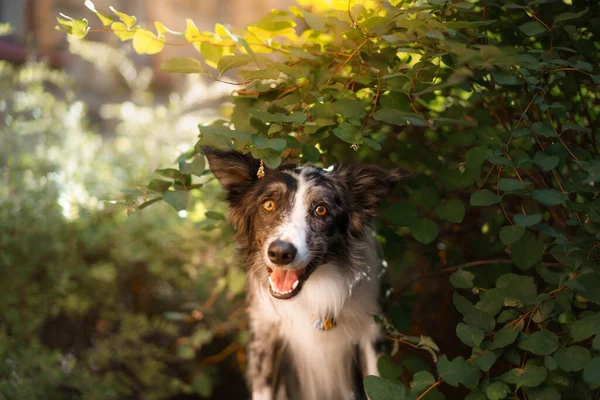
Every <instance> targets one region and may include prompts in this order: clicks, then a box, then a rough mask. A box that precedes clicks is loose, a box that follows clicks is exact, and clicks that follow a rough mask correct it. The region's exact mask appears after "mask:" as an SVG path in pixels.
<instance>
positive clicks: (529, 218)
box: [515, 214, 542, 227]
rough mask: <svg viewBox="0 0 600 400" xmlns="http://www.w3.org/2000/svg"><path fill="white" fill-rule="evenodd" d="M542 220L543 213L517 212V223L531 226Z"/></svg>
mask: <svg viewBox="0 0 600 400" xmlns="http://www.w3.org/2000/svg"><path fill="white" fill-rule="evenodd" d="M540 222H542V214H530V215H523V214H515V224H517V225H519V226H524V227H530V226H533V225H536V224H539V223H540Z"/></svg>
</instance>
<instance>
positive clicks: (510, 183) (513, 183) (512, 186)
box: [498, 178, 527, 192]
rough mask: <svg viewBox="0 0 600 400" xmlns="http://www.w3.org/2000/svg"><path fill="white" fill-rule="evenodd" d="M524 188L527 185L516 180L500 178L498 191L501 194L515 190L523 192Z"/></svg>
mask: <svg viewBox="0 0 600 400" xmlns="http://www.w3.org/2000/svg"><path fill="white" fill-rule="evenodd" d="M526 186H527V183H525V182H521V181H520V180H518V179H508V178H502V179H500V183H499V184H498V190H502V191H503V192H514V191H515V190H523V189H525V187H526Z"/></svg>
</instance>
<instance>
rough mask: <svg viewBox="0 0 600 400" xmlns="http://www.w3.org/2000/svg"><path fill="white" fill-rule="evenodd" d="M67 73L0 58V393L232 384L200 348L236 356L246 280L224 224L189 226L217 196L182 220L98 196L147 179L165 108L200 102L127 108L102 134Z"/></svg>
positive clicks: (205, 390)
mask: <svg viewBox="0 0 600 400" xmlns="http://www.w3.org/2000/svg"><path fill="white" fill-rule="evenodd" d="M73 83H74V82H72V80H71V79H70V78H69V76H68V74H66V73H64V72H60V71H54V70H51V69H49V68H48V67H47V66H46V65H44V64H41V63H31V64H25V65H23V66H20V67H14V66H12V65H10V64H9V63H7V62H0V86H1V89H0V120H1V121H2V124H3V129H2V131H1V132H0V137H1V139H0V140H1V143H2V146H0V182H1V184H0V226H1V227H2V230H1V231H0V293H1V295H0V360H1V361H0V398H2V399H75V398H77V399H79V398H86V399H125V398H148V399H153V398H170V397H172V396H175V395H181V394H190V393H201V394H203V395H205V396H208V395H210V393H211V390H212V387H213V386H214V385H217V384H219V382H220V381H222V380H223V378H227V379H229V380H232V379H238V381H239V382H240V385H238V386H239V387H242V388H243V383H242V380H241V377H240V375H239V372H238V371H237V369H233V368H232V369H225V368H221V370H220V372H219V374H217V373H216V372H217V371H216V368H215V366H214V365H213V364H214V361H211V360H210V359H209V358H208V357H207V356H209V355H214V354H218V353H220V352H221V350H222V347H225V346H224V345H222V342H226V343H229V342H233V343H232V345H231V346H229V348H228V353H223V354H237V353H239V352H240V351H239V349H241V347H242V344H243V342H244V340H245V339H244V336H243V335H242V334H239V331H240V328H239V326H243V324H244V318H243V315H242V314H241V313H238V314H234V315H230V310H231V309H232V308H234V309H235V308H239V307H241V304H242V302H243V298H242V296H241V295H240V294H241V291H242V289H243V284H244V279H243V278H244V275H243V273H242V272H241V270H240V268H239V267H237V266H232V265H231V261H232V257H231V253H232V252H233V249H232V245H231V242H230V241H227V240H224V239H223V238H224V237H229V236H230V235H231V232H230V230H225V231H221V230H214V231H211V232H207V231H205V230H202V229H194V226H195V225H196V224H199V225H208V224H209V223H210V221H211V220H210V219H208V220H207V219H206V217H205V215H204V210H206V209H207V208H210V209H213V210H218V209H219V205H217V206H215V202H216V199H215V196H205V197H203V198H202V200H201V201H197V208H196V210H190V212H189V216H188V218H186V219H182V218H180V217H179V216H178V215H177V214H175V213H173V212H172V211H171V209H170V208H167V207H168V206H166V205H162V206H158V207H155V208H153V212H152V213H145V214H143V215H142V214H134V215H132V216H131V217H127V216H126V214H125V213H124V212H123V209H122V208H123V207H122V206H121V205H120V204H117V205H114V204H111V203H110V202H104V201H102V199H110V198H115V197H119V196H122V194H119V191H118V189H119V188H120V187H125V186H127V185H132V184H133V183H132V182H133V181H135V180H137V181H139V180H140V179H145V178H146V177H147V176H148V171H147V170H146V169H145V168H144V165H146V164H147V163H148V160H149V159H150V158H151V157H152V159H153V160H155V161H156V162H157V163H163V162H165V160H167V159H171V158H174V157H171V156H172V155H173V154H175V155H176V154H177V152H176V151H175V149H172V150H171V151H166V152H165V151H163V152H160V151H158V150H157V149H156V148H154V147H153V146H154V143H155V142H158V141H157V140H156V137H157V136H158V135H162V134H163V132H164V129H163V125H162V123H163V118H164V119H169V121H170V122H171V123H172V122H173V121H176V120H178V118H177V116H180V115H187V112H186V111H185V109H186V108H188V107H190V108H193V107H194V106H197V105H198V104H199V102H198V101H197V100H198V99H196V100H194V101H191V102H190V101H187V100H186V101H183V100H182V101H180V102H178V103H177V104H171V106H170V107H169V110H168V112H165V110H160V109H158V110H153V111H156V115H154V114H152V112H150V111H148V110H147V109H144V107H143V105H137V106H133V105H132V104H129V105H127V104H125V105H124V106H127V107H128V108H129V110H130V113H128V115H127V117H126V119H124V120H119V121H117V122H118V123H117V124H116V126H117V135H113V140H112V142H110V141H107V140H103V139H102V137H101V136H100V135H99V134H97V133H95V132H94V130H95V128H93V127H91V124H89V123H88V122H87V120H86V117H85V115H86V109H85V105H84V104H83V103H82V102H81V101H79V100H78V99H77V95H76V93H74V92H73V90H72V87H73ZM194 88H195V90H198V89H200V87H198V86H197V85H195V86H194ZM183 97H185V96H183ZM120 106H121V105H111V106H110V107H111V108H118V107H120ZM147 107H148V109H149V108H150V107H149V106H147ZM156 108H158V107H156ZM131 110H133V112H131ZM160 111H162V112H160ZM141 113H144V114H145V116H146V120H147V122H146V123H141V122H140V120H139V118H137V116H138V114H141ZM128 118H131V119H135V120H136V123H137V126H136V128H137V129H133V128H132V126H133V125H134V124H133V123H132V121H130V120H129V119H128ZM122 131H127V136H126V137H122V136H120V135H119V134H120V133H121V132H122ZM176 131H177V130H176V129H171V130H170V132H171V134H172V135H177V134H178V133H177V132H176ZM114 136H116V137H114ZM140 137H143V138H144V139H146V140H148V141H151V142H152V143H150V144H145V143H144V141H143V140H139V138H140ZM180 137H181V136H180ZM127 144H128V146H124V145H127ZM123 147H124V148H125V149H126V150H119V149H120V148H123ZM126 192H127V193H133V195H135V194H136V193H142V194H143V193H144V191H140V190H138V189H136V191H134V192H130V191H126ZM123 202H124V203H125V204H126V205H128V199H127V198H125V199H123ZM211 216H212V217H213V218H218V217H219V214H218V213H215V212H214V211H213V214H212V215H211ZM221 356H222V355H221ZM221 356H220V357H221ZM200 359H202V360H203V361H197V360H200ZM217 375H218V376H217ZM221 390H229V391H230V393H231V395H232V396H233V395H237V394H236V393H238V392H239V389H236V388H233V389H227V388H225V389H221ZM236 390H237V392H236Z"/></svg>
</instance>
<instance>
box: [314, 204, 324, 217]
mask: <svg viewBox="0 0 600 400" xmlns="http://www.w3.org/2000/svg"><path fill="white" fill-rule="evenodd" d="M315 214H316V215H317V216H319V217H324V216H325V214H327V207H325V206H319V207H317V208H316V209H315Z"/></svg>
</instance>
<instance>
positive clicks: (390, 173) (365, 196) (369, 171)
mask: <svg viewBox="0 0 600 400" xmlns="http://www.w3.org/2000/svg"><path fill="white" fill-rule="evenodd" d="M334 171H335V173H336V174H337V175H338V176H339V177H340V178H341V179H342V180H343V181H344V182H345V183H346V185H347V186H348V190H349V191H350V193H351V201H352V204H351V207H350V209H351V210H353V215H352V216H351V218H350V229H351V231H352V232H353V233H360V232H362V231H363V228H364V227H365V226H366V225H368V224H369V223H370V222H371V220H372V219H373V218H374V217H375V216H376V215H377V207H378V206H379V204H380V203H381V202H382V201H383V200H384V199H385V198H387V197H388V196H389V195H390V194H391V192H392V190H393V189H394V187H395V186H396V184H398V182H400V181H401V180H402V179H404V178H405V177H407V176H408V172H407V171H405V170H403V169H401V168H395V169H391V170H386V169H383V168H380V167H377V166H375V165H344V164H342V165H340V166H338V167H336V168H335V169H334Z"/></svg>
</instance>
